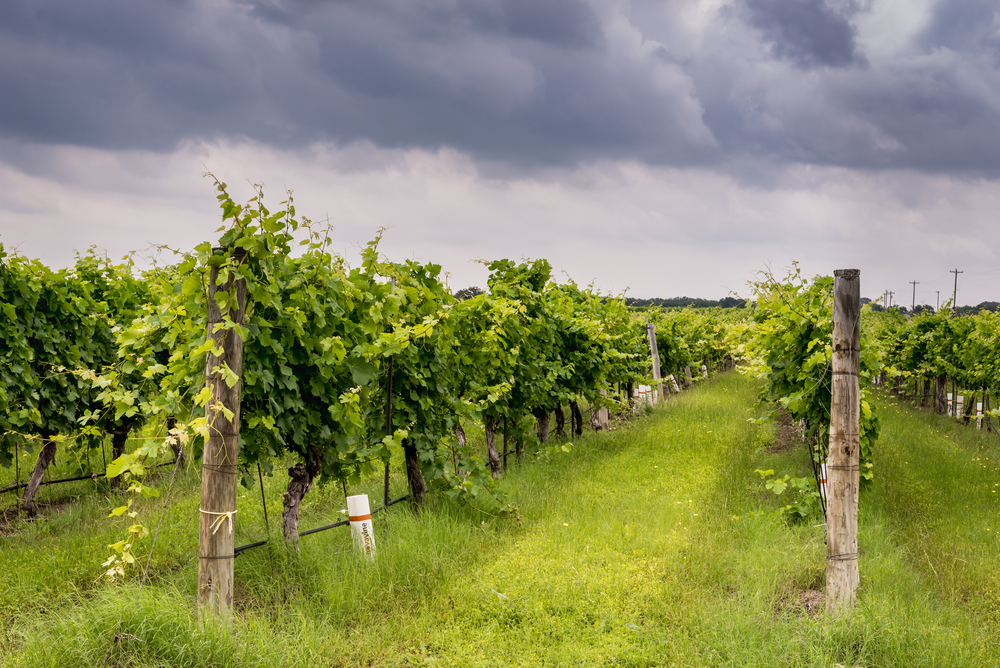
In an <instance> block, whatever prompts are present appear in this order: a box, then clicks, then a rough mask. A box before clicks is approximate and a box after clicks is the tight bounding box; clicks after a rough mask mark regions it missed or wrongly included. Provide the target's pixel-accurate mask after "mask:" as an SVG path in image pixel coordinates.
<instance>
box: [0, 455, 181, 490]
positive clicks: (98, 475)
mask: <svg viewBox="0 0 1000 668" xmlns="http://www.w3.org/2000/svg"><path fill="white" fill-rule="evenodd" d="M173 463H174V462H166V463H165V464H156V465H155V466H149V467H147V468H151V469H156V468H159V467H161V466H170V465H172V464H173ZM106 474H107V471H102V472H100V473H91V474H90V475H81V476H77V477H75V478H60V479H59V480H43V481H42V482H40V483H38V484H39V486H41V485H56V484H58V483H61V482H77V481H79V480H95V481H96V480H97V479H98V478H103V477H104V476H105V475H106ZM27 486H28V483H26V482H22V483H19V484H17V485H10V486H9V487H4V488H3V489H0V494H5V493H7V492H15V491H17V490H19V489H22V488H24V487H27Z"/></svg>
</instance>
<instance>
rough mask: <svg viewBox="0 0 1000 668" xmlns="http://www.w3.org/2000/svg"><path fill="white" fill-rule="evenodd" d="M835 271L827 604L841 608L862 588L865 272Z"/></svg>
mask: <svg viewBox="0 0 1000 668" xmlns="http://www.w3.org/2000/svg"><path fill="white" fill-rule="evenodd" d="M833 275H834V282H833V341H832V343H833V361H832V381H831V382H832V388H831V390H832V392H831V401H830V454H829V460H828V464H827V517H826V533H827V539H826V600H827V608H828V609H829V610H830V611H831V612H835V613H836V612H842V611H845V610H848V609H850V608H851V606H852V605H853V603H854V599H855V596H856V593H857V588H858V487H859V484H860V460H859V452H860V433H859V432H860V412H861V385H860V371H861V352H860V348H861V319H860V315H861V272H860V271H858V270H857V269H838V270H837V271H835V272H834V273H833Z"/></svg>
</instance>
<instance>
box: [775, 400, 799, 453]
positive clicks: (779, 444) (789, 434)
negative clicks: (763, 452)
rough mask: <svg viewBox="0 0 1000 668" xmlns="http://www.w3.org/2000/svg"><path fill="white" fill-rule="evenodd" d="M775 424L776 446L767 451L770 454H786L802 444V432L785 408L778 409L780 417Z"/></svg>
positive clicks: (776, 418) (778, 416) (777, 417)
mask: <svg viewBox="0 0 1000 668" xmlns="http://www.w3.org/2000/svg"><path fill="white" fill-rule="evenodd" d="M774 424H775V427H776V429H775V434H774V444H773V445H772V446H771V447H769V448H768V449H767V451H768V452H771V453H774V452H785V451H786V450H791V449H792V448H793V447H795V446H796V445H798V444H800V443H802V432H801V431H799V428H798V426H796V424H795V423H794V422H792V416H791V415H789V414H788V411H786V410H785V409H784V408H779V409H778V415H777V416H776V417H775V419H774Z"/></svg>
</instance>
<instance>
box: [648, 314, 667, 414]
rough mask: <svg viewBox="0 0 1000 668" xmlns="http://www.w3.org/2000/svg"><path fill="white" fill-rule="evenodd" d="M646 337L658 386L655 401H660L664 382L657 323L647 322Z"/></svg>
mask: <svg viewBox="0 0 1000 668" xmlns="http://www.w3.org/2000/svg"><path fill="white" fill-rule="evenodd" d="M646 338H648V339H649V354H650V357H651V358H652V361H653V383H654V385H653V387H655V388H656V396H655V397H654V398H653V403H658V402H660V401H663V382H662V380H661V377H660V351H659V350H658V349H657V347H656V325H654V324H653V323H651V322H647V323H646Z"/></svg>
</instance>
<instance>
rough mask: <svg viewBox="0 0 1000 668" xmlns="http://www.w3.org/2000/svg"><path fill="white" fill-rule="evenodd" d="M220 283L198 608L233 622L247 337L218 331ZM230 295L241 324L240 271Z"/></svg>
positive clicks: (210, 373)
mask: <svg viewBox="0 0 1000 668" xmlns="http://www.w3.org/2000/svg"><path fill="white" fill-rule="evenodd" d="M215 250H216V251H218V250H221V249H215ZM242 257H243V254H242V253H240V252H239V250H237V252H235V253H234V254H233V259H235V260H236V261H237V262H239V261H240V260H241V259H242ZM218 280H219V268H218V267H217V266H213V267H212V269H211V272H210V280H209V284H208V337H209V338H210V339H214V340H215V345H216V349H221V354H219V355H215V354H214V353H213V352H212V351H209V352H208V356H207V358H206V360H205V382H206V383H207V385H208V387H210V388H211V399H209V402H208V404H206V406H205V421H206V423H207V424H208V428H209V435H208V439H207V441H206V443H205V451H204V455H203V457H202V472H201V506H200V508H199V511H200V512H199V516H200V520H201V521H200V524H199V531H198V607H199V609H200V610H201V611H202V612H203V613H204V612H207V613H208V614H211V615H214V616H217V617H221V618H224V619H228V618H229V616H230V614H231V611H232V605H233V560H234V559H235V554H234V552H233V548H234V546H235V517H234V516H235V513H236V484H237V478H238V469H237V462H238V458H239V439H240V385H241V382H240V376H241V374H242V370H243V338H242V337H241V336H240V335H239V333H238V331H237V330H236V329H227V328H223V327H219V325H221V324H222V323H223V322H224V318H223V316H222V312H221V310H220V309H219V303H218V302H217V301H216V294H217V292H218V290H219V286H218V285H217V283H218ZM225 291H226V292H227V293H228V294H229V295H230V299H229V304H230V305H231V306H230V307H229V317H230V318H231V319H232V321H233V322H234V323H236V324H238V325H242V323H243V318H244V314H245V311H246V281H245V280H243V279H238V278H237V277H236V275H235V272H232V271H230V277H229V280H228V282H227V283H226V285H225ZM233 297H235V299H233ZM223 365H226V366H228V368H229V370H230V371H231V372H232V373H233V374H235V375H236V381H235V383H233V384H232V386H230V385H229V383H227V382H226V380H225V377H224V374H223ZM227 412H231V418H229V417H227Z"/></svg>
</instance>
